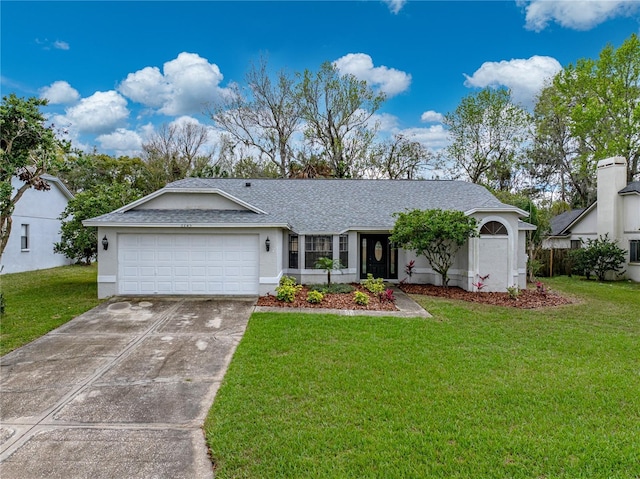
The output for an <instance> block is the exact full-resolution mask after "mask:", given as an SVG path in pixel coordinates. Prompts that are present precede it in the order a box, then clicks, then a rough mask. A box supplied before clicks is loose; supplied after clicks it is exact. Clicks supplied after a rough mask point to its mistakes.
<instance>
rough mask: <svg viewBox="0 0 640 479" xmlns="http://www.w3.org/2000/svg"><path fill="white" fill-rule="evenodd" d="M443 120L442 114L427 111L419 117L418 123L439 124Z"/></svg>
mask: <svg viewBox="0 0 640 479" xmlns="http://www.w3.org/2000/svg"><path fill="white" fill-rule="evenodd" d="M443 119H444V116H443V115H442V113H438V112H437V111H433V110H429V111H425V112H424V113H423V114H422V115H421V116H420V121H421V122H423V123H440V122H441V121H442V120H443Z"/></svg>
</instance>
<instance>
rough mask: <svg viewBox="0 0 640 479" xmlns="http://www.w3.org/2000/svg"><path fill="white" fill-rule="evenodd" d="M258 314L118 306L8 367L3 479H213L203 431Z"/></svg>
mask: <svg viewBox="0 0 640 479" xmlns="http://www.w3.org/2000/svg"><path fill="white" fill-rule="evenodd" d="M254 302H255V298H247V299H246V300H238V299H233V300H222V299H185V298H173V299H172V298H163V299H160V298H153V299H148V300H144V299H123V298H119V299H115V300H112V301H109V302H107V303H103V304H102V305H100V306H98V307H97V308H94V309H93V310H91V311H88V312H87V313H85V314H83V315H81V316H79V317H77V318H75V319H73V320H72V321H70V322H68V323H67V324H65V325H64V326H62V327H60V328H58V329H57V330H55V331H53V332H51V333H49V334H47V335H46V336H43V337H42V338H40V339H38V340H36V341H34V342H32V343H30V344H28V345H26V346H24V347H22V348H20V349H18V350H16V351H13V352H11V353H9V354H7V355H6V356H4V357H2V358H0V373H1V374H0V477H2V479H10V478H40V477H42V478H49V479H53V478H64V479H70V478H91V479H101V478H104V479H107V478H108V479H113V478H145V479H148V478H157V479H160V478H171V479H179V478H185V479H210V478H212V477H213V471H212V466H211V462H210V460H209V458H208V456H207V447H206V444H205V439H204V435H203V431H202V429H201V427H202V424H203V423H204V420H205V417H206V414H207V411H208V409H209V407H210V406H211V404H212V402H213V399H214V397H215V394H216V392H217V390H218V388H219V386H220V383H221V380H222V378H223V376H224V374H225V372H226V369H227V366H228V364H229V362H230V360H231V357H232V355H233V353H234V351H235V349H236V346H237V345H238V343H239V341H240V339H241V338H242V335H243V333H244V331H245V329H246V325H247V321H248V319H249V315H250V314H251V311H252V306H253V304H254Z"/></svg>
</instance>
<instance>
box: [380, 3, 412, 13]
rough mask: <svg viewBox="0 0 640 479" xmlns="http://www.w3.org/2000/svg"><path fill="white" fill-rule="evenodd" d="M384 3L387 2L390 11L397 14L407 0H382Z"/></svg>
mask: <svg viewBox="0 0 640 479" xmlns="http://www.w3.org/2000/svg"><path fill="white" fill-rule="evenodd" d="M384 3H386V4H387V6H388V7H389V10H391V13H394V14H398V12H399V11H400V10H402V7H404V4H405V3H407V0H384Z"/></svg>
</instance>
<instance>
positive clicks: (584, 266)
mask: <svg viewBox="0 0 640 479" xmlns="http://www.w3.org/2000/svg"><path fill="white" fill-rule="evenodd" d="M617 243H618V242H617V241H616V240H612V239H611V238H609V234H608V233H607V234H605V235H604V236H600V237H598V238H597V239H591V238H589V239H587V247H586V248H582V249H580V250H577V251H581V253H578V254H577V255H576V256H574V258H573V259H574V265H576V268H577V269H578V270H579V271H581V272H582V273H583V274H584V275H585V276H586V277H587V279H589V277H590V275H591V273H592V272H593V273H594V274H595V275H596V277H597V278H598V280H599V281H604V280H605V279H606V276H607V273H608V272H609V271H612V272H613V273H615V274H622V273H624V271H620V270H621V269H622V266H623V265H624V263H625V261H626V255H627V251H626V250H624V249H622V248H620V247H619V246H618V244H617Z"/></svg>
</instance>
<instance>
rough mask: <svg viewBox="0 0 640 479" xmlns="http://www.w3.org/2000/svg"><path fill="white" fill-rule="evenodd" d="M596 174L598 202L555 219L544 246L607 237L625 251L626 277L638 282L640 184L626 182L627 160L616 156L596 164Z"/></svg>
mask: <svg viewBox="0 0 640 479" xmlns="http://www.w3.org/2000/svg"><path fill="white" fill-rule="evenodd" d="M597 174H598V177H597V181H598V185H597V186H598V193H597V200H596V201H595V202H594V203H593V204H591V205H590V206H589V207H587V208H582V209H577V210H571V211H567V212H566V213H562V214H561V215H558V216H556V217H554V218H553V219H552V221H551V234H550V235H549V236H548V237H547V238H546V239H545V240H544V242H543V247H545V248H549V249H550V248H554V249H572V248H579V247H580V246H581V245H582V243H583V241H584V242H586V240H587V239H596V238H598V237H599V236H604V235H605V234H608V235H609V238H611V239H612V240H617V242H618V246H619V247H620V248H623V249H625V250H627V260H626V265H625V270H626V277H627V278H629V279H632V280H634V281H640V181H634V182H631V183H627V161H626V160H625V159H624V158H622V157H619V156H618V157H613V158H607V159H605V160H601V161H599V162H598V169H597Z"/></svg>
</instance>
